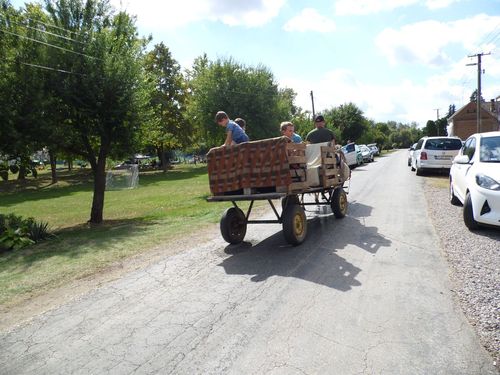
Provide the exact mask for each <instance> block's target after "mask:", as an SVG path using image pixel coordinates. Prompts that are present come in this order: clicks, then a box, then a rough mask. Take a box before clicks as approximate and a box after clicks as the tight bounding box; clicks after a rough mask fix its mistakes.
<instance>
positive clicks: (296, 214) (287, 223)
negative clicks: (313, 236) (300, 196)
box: [282, 204, 307, 245]
mask: <svg viewBox="0 0 500 375" xmlns="http://www.w3.org/2000/svg"><path fill="white" fill-rule="evenodd" d="M282 217H283V234H284V236H285V240H286V242H288V243H289V244H291V245H299V244H301V243H302V242H304V240H305V238H306V235H307V218H306V214H305V212H304V208H302V206H299V205H298V204H289V205H287V206H286V208H285V211H283V215H282Z"/></svg>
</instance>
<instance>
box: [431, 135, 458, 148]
mask: <svg viewBox="0 0 500 375" xmlns="http://www.w3.org/2000/svg"><path fill="white" fill-rule="evenodd" d="M424 148H425V149H426V150H460V149H461V148H462V141H461V140H460V139H456V138H436V139H428V140H427V142H425V146H424Z"/></svg>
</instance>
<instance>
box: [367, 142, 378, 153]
mask: <svg viewBox="0 0 500 375" xmlns="http://www.w3.org/2000/svg"><path fill="white" fill-rule="evenodd" d="M367 146H368V147H369V148H370V150H372V154H373V156H379V155H380V150H379V149H378V147H377V144H376V143H369V144H367Z"/></svg>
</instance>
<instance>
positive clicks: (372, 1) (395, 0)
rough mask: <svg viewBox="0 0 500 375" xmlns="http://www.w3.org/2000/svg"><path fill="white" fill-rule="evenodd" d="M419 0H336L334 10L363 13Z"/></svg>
mask: <svg viewBox="0 0 500 375" xmlns="http://www.w3.org/2000/svg"><path fill="white" fill-rule="evenodd" d="M458 1H461V0H427V1H426V2H425V6H426V7H427V8H428V9H431V10H432V9H438V8H446V7H448V6H449V5H451V4H452V3H454V2H458ZM421 3H422V1H421V0H356V1H354V0H337V2H336V3H335V12H336V14H338V15H342V16H345V15H351V14H356V15H364V14H373V13H379V12H384V11H391V10H394V9H396V8H401V7H406V6H409V5H418V4H421Z"/></svg>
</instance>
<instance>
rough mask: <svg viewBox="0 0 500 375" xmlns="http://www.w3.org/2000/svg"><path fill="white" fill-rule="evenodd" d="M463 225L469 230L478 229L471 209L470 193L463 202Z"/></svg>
mask: <svg viewBox="0 0 500 375" xmlns="http://www.w3.org/2000/svg"><path fill="white" fill-rule="evenodd" d="M464 223H465V226H466V227H467V228H469V229H470V230H475V229H477V228H478V227H479V224H478V223H477V221H476V220H474V210H473V208H472V199H471V197H470V193H467V195H466V196H465V201H464Z"/></svg>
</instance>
